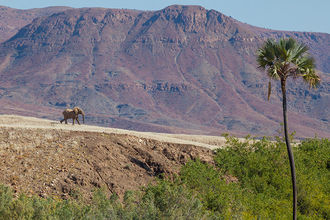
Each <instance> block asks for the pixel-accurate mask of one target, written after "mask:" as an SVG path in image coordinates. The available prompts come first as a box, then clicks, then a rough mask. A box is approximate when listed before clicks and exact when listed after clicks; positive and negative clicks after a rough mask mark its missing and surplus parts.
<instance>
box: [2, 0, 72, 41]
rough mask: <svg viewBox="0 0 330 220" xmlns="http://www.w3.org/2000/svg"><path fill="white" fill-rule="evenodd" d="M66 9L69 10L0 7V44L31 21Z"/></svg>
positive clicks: (58, 8)
mask: <svg viewBox="0 0 330 220" xmlns="http://www.w3.org/2000/svg"><path fill="white" fill-rule="evenodd" d="M66 9H69V7H47V8H34V9H28V10H20V9H14V8H9V7H5V6H0V42H3V41H5V40H8V39H9V38H10V37H12V36H13V35H15V34H16V33H17V31H18V30H19V29H21V28H22V27H23V26H25V25H27V24H29V23H31V22H32V20H33V19H35V18H37V17H42V16H49V15H51V14H53V13H56V12H60V11H64V10H66Z"/></svg>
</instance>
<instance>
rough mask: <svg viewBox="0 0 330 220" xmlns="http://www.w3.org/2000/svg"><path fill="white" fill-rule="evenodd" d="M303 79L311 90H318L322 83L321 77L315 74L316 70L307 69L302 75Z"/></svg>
mask: <svg viewBox="0 0 330 220" xmlns="http://www.w3.org/2000/svg"><path fill="white" fill-rule="evenodd" d="M302 78H303V79H304V81H305V82H306V83H308V84H309V87H310V88H316V87H317V86H318V85H319V84H320V82H321V79H320V77H319V76H318V75H317V74H316V73H315V70H314V69H307V70H306V71H305V73H304V74H303V75H302Z"/></svg>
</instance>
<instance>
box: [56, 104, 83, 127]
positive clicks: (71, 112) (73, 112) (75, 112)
mask: <svg viewBox="0 0 330 220" xmlns="http://www.w3.org/2000/svg"><path fill="white" fill-rule="evenodd" d="M79 114H81V115H82V118H83V123H85V113H84V111H83V110H82V109H81V108H79V107H74V108H73V109H69V108H67V109H65V110H64V111H63V116H64V119H62V120H61V121H60V122H61V124H62V122H63V121H65V124H67V123H68V122H67V120H68V119H69V118H72V124H73V125H74V121H75V120H76V121H77V122H78V124H80V122H79Z"/></svg>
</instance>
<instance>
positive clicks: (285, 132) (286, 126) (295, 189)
mask: <svg viewBox="0 0 330 220" xmlns="http://www.w3.org/2000/svg"><path fill="white" fill-rule="evenodd" d="M285 83H286V80H285V79H282V80H281V88H282V95H283V120H284V135H285V143H286V148H287V150H288V156H289V161H290V168H291V179H292V193H293V220H296V219H297V187H296V171H295V163H294V158H293V153H292V149H291V146H290V140H289V135H288V123H287V116H286V89H285Z"/></svg>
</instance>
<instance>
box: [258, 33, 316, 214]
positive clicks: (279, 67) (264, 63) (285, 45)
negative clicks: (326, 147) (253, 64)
mask: <svg viewBox="0 0 330 220" xmlns="http://www.w3.org/2000/svg"><path fill="white" fill-rule="evenodd" d="M307 51H308V47H307V46H305V45H304V44H302V43H297V42H296V41H295V40H294V39H293V38H289V39H280V40H279V41H278V42H275V41H274V40H267V41H266V42H265V44H264V45H263V46H262V47H261V48H260V49H259V50H258V51H257V63H258V65H259V68H262V69H263V70H265V71H267V74H268V76H269V77H270V79H277V80H280V81H281V89H282V98H283V99H282V102H283V121H284V135H285V143H286V147H287V151H288V156H289V162H290V168H291V178H292V191H293V219H296V212H297V188H296V174H295V164H294V158H293V153H292V150H291V146H290V141H289V137H288V125H287V114H286V112H287V104H286V81H287V79H288V78H289V77H292V78H294V79H295V78H298V77H302V78H303V80H304V81H305V82H306V83H308V84H309V85H310V87H316V86H317V85H318V84H319V83H320V78H319V76H318V75H317V74H316V73H315V69H314V68H315V63H314V59H313V58H312V57H310V56H308V55H306V52H307ZM270 86H271V84H270V81H269V88H268V99H269V96H270V92H271V89H270V88H271V87H270Z"/></svg>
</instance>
